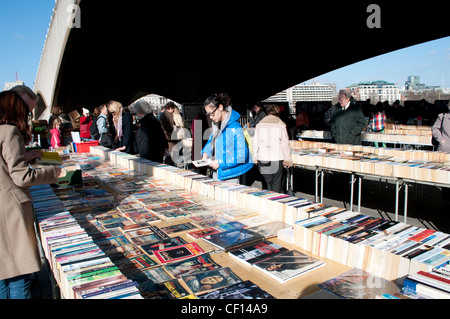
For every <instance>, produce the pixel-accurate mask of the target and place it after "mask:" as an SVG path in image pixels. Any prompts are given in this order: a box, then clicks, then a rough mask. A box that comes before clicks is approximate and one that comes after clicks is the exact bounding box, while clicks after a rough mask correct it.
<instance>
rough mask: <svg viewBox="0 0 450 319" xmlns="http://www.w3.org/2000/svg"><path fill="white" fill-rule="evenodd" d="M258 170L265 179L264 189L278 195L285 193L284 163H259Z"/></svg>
mask: <svg viewBox="0 0 450 319" xmlns="http://www.w3.org/2000/svg"><path fill="white" fill-rule="evenodd" d="M258 169H259V172H260V173H261V176H262V177H263V180H264V183H263V188H265V189H267V190H269V191H274V192H277V193H282V192H283V171H284V169H283V161H273V162H266V161H258Z"/></svg>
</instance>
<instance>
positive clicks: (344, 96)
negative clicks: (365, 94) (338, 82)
mask: <svg viewBox="0 0 450 319" xmlns="http://www.w3.org/2000/svg"><path fill="white" fill-rule="evenodd" d="M339 104H340V105H341V107H337V108H336V110H335V111H334V113H333V115H332V117H331V121H330V126H331V136H332V137H333V139H334V140H335V141H336V143H337V144H351V145H361V144H362V142H361V132H362V131H363V130H364V129H365V128H366V125H367V120H366V117H365V116H364V113H363V111H362V109H361V107H360V106H359V105H357V104H356V103H354V101H353V99H352V96H351V94H350V92H349V91H347V90H340V91H339Z"/></svg>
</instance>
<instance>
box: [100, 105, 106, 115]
mask: <svg viewBox="0 0 450 319" xmlns="http://www.w3.org/2000/svg"><path fill="white" fill-rule="evenodd" d="M98 109H99V112H100V114H103V115H108V107H107V106H106V104H102V105H100V106H99V107H98Z"/></svg>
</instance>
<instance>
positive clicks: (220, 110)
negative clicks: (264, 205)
mask: <svg viewBox="0 0 450 319" xmlns="http://www.w3.org/2000/svg"><path fill="white" fill-rule="evenodd" d="M204 106H205V110H206V112H207V115H208V116H210V117H211V120H212V134H211V135H210V136H209V139H208V142H207V143H206V145H205V147H204V148H203V150H202V154H203V159H204V160H206V159H208V158H211V159H212V162H211V164H210V167H211V168H212V169H213V170H214V174H213V177H214V178H218V179H219V180H232V181H234V182H237V183H239V182H240V177H242V176H244V174H245V173H247V172H248V171H249V170H250V169H251V168H252V166H253V159H252V156H251V153H250V151H249V148H248V146H247V142H246V140H245V136H244V131H243V129H242V126H241V125H240V123H239V118H240V117H241V116H240V114H239V113H238V112H236V111H234V110H233V109H232V107H231V99H230V97H229V96H228V95H227V94H225V93H221V94H215V95H213V96H210V97H209V98H208V99H207V100H206V101H205V103H204Z"/></svg>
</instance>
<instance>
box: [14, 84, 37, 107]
mask: <svg viewBox="0 0 450 319" xmlns="http://www.w3.org/2000/svg"><path fill="white" fill-rule="evenodd" d="M11 91H13V92H16V93H17V94H19V96H20V97H21V98H22V100H23V101H24V102H25V104H26V105H27V106H28V109H29V111H30V112H33V110H34V108H35V107H36V105H37V100H38V98H37V95H36V94H35V93H34V92H33V90H31V89H30V88H29V87H28V86H26V85H17V86H15V87H13V88H12V89H11Z"/></svg>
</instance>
